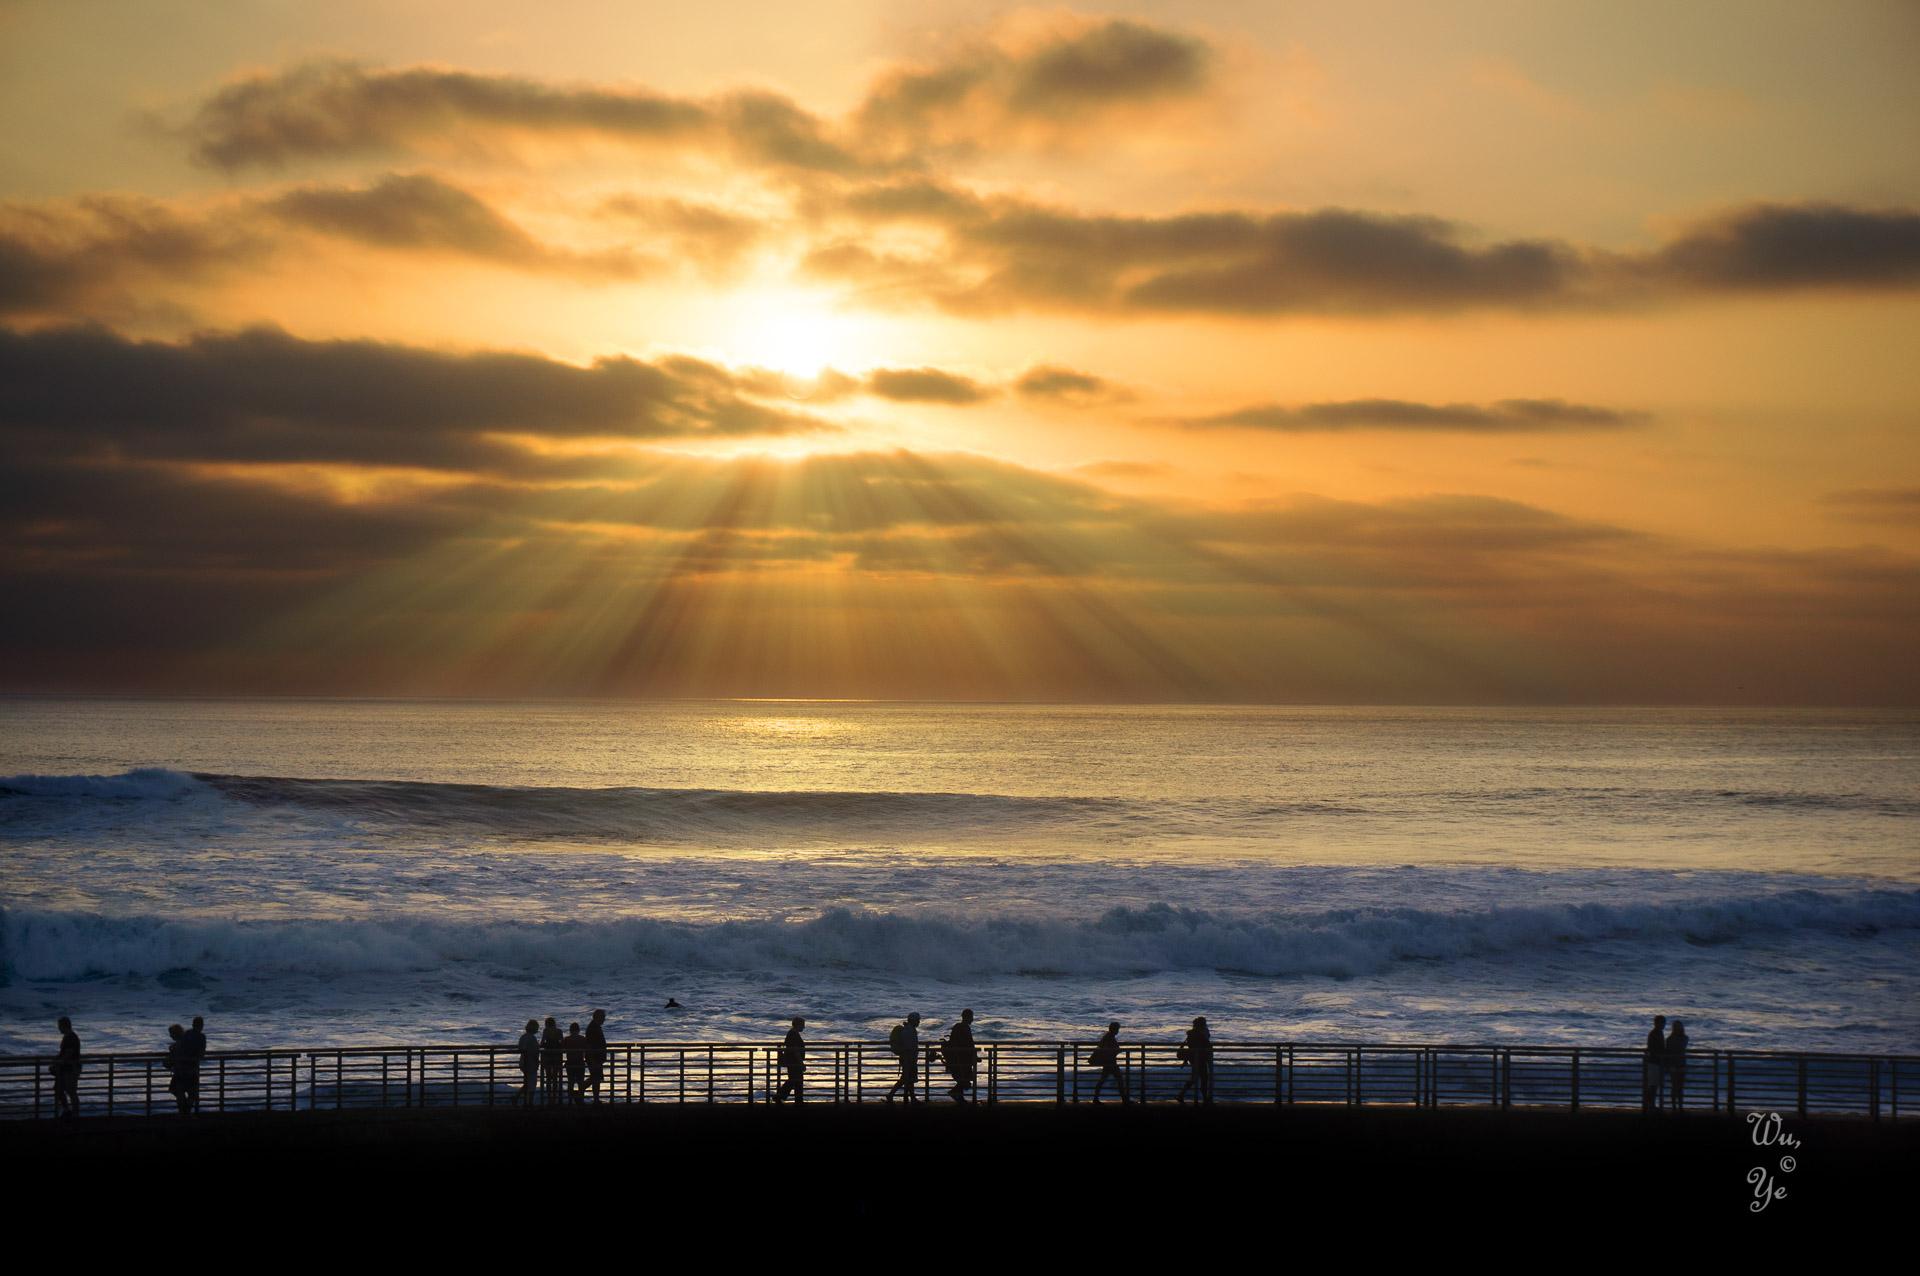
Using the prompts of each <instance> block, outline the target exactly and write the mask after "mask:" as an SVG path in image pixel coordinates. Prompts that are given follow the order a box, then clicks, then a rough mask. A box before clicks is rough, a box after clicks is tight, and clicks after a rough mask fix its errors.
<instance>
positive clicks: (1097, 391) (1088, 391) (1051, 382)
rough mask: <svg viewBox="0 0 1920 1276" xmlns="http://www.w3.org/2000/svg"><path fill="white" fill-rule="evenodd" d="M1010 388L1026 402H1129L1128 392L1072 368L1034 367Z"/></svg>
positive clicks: (1109, 382) (1101, 378)
mask: <svg viewBox="0 0 1920 1276" xmlns="http://www.w3.org/2000/svg"><path fill="white" fill-rule="evenodd" d="M1013 388H1014V389H1015V390H1016V391H1018V392H1019V393H1020V394H1021V395H1023V396H1025V397H1026V398H1029V399H1049V400H1052V401H1055V402H1059V403H1071V404H1075V405H1085V404H1090V403H1101V402H1114V401H1117V400H1122V399H1127V398H1131V397H1132V395H1131V392H1129V391H1128V390H1127V389H1125V388H1124V387H1122V386H1117V385H1115V384H1114V383H1113V382H1111V381H1108V380H1107V379H1106V378H1104V377H1097V376H1095V375H1094V374H1093V373H1091V372H1081V371H1078V370H1077V369H1074V368H1062V367H1056V366H1054V365H1052V364H1046V363H1041V364H1035V365H1034V366H1033V367H1031V368H1028V369H1027V370H1026V371H1025V372H1024V373H1022V374H1021V375H1020V379H1019V380H1017V381H1015V382H1014V383H1013Z"/></svg>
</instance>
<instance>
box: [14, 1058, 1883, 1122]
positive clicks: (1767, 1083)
mask: <svg viewBox="0 0 1920 1276" xmlns="http://www.w3.org/2000/svg"><path fill="white" fill-rule="evenodd" d="M978 1048H979V1064H978V1072H977V1082H978V1084H977V1087H976V1089H975V1091H974V1093H973V1097H974V1098H976V1099H977V1100H978V1101H979V1103H981V1104H982V1105H987V1106H994V1107H998V1106H1002V1105H1019V1106H1023V1107H1025V1106H1034V1105H1047V1104H1051V1105H1054V1106H1061V1107H1065V1106H1075V1105H1083V1104H1087V1103H1089V1102H1090V1101H1091V1100H1092V1098H1093V1090H1094V1083H1095V1082H1096V1081H1097V1080H1098V1077H1099V1069H1098V1067H1096V1066H1093V1065H1090V1064H1089V1063H1088V1055H1089V1053H1090V1052H1091V1050H1092V1042H1090V1041H1071V1042H1069V1041H982V1042H980V1043H979V1044H978ZM1177 1049H1178V1047H1177V1046H1176V1045H1174V1044H1172V1043H1160V1042H1134V1043H1128V1044H1125V1045H1123V1046H1122V1048H1121V1056H1120V1064H1121V1068H1122V1070H1123V1072H1124V1074H1125V1076H1126V1077H1127V1083H1128V1089H1129V1091H1130V1093H1131V1095H1132V1097H1133V1098H1134V1100H1135V1101H1136V1102H1139V1101H1144V1102H1145V1103H1147V1104H1149V1105H1160V1104H1168V1105H1171V1104H1173V1102H1174V1100H1175V1097H1176V1095H1177V1094H1178V1092H1179V1091H1180V1089H1181V1087H1182V1085H1183V1084H1184V1082H1185V1080H1186V1078H1187V1075H1188V1071H1187V1068H1186V1066H1185V1065H1184V1064H1182V1063H1181V1062H1180V1061H1179V1060H1178V1059H1177V1058H1176V1051H1177ZM779 1052H780V1047H779V1045H778V1044H777V1043H772V1042H767V1043H759V1042H738V1041H727V1042H615V1043H609V1045H608V1047H607V1056H606V1065H605V1073H604V1079H603V1082H602V1085H601V1087H600V1091H599V1096H598V1097H599V1098H600V1100H601V1102H602V1104H603V1105H604V1104H614V1105H643V1104H644V1105H650V1106H651V1105H661V1104H669V1105H675V1106H686V1105H718V1104H728V1105H756V1104H764V1103H768V1102H770V1100H771V1098H772V1095H773V1092H774V1090H776V1089H777V1088H778V1086H779V1084H780V1082H781V1080H783V1079H784V1076H785V1073H784V1071H783V1070H782V1068H781V1066H780V1061H779ZM921 1054H922V1056H923V1057H922V1058H921V1060H920V1069H919V1092H918V1097H919V1098H921V1099H923V1100H926V1101H928V1102H937V1103H940V1104H949V1103H950V1102H951V1101H950V1100H949V1099H948V1097H947V1094H946V1091H947V1089H948V1087H949V1086H951V1085H952V1084H953V1081H952V1078H951V1077H949V1076H948V1074H947V1072H946V1070H945V1068H944V1067H943V1066H942V1064H941V1063H940V1060H939V1050H938V1047H937V1046H934V1045H926V1046H923V1047H922V1049H921ZM1643 1057H1644V1056H1643V1054H1642V1052H1641V1051H1640V1050H1638V1049H1632V1048H1604V1047H1561V1046H1523V1045H1493V1044H1488V1045H1439V1044H1434V1045H1426V1044H1380V1043H1360V1042H1264V1043H1253V1042H1224V1041H1222V1042H1216V1043H1215V1044H1214V1062H1213V1097H1214V1105H1215V1106H1216V1107H1221V1108H1245V1107H1269V1108H1271V1107H1279V1108H1297V1109H1308V1108H1314V1109H1327V1108H1355V1109H1358V1108H1368V1109H1373V1108H1382V1109H1386V1108H1404V1109H1426V1110H1441V1109H1481V1110H1489V1111H1498V1112H1561V1113H1567V1114H1579V1113H1592V1112H1616V1113H1617V1112H1621V1111H1638V1110H1639V1108H1640V1106H1641V1075H1642V1073H1641V1069H1642V1061H1643ZM53 1066H54V1059H53V1057H52V1056H51V1055H36V1056H22V1055H13V1056H0V1120H16V1121H18V1120H33V1119H36V1118H38V1119H47V1118H51V1117H52V1116H53V1115H54V1111H55V1108H54V1078H53ZM899 1072H900V1067H899V1061H898V1059H896V1058H895V1056H894V1055H893V1054H892V1053H891V1051H890V1050H889V1049H888V1048H887V1046H886V1044H885V1043H884V1042H880V1041H825V1040H823V1041H812V1042H809V1043H808V1048H807V1075H806V1092H805V1094H806V1102H807V1103H808V1104H809V1105H815V1104H831V1105H843V1106H844V1105H867V1106H871V1105H874V1104H877V1103H881V1102H883V1101H884V1099H885V1097H886V1094H887V1091H888V1089H889V1087H891V1086H892V1085H893V1083H894V1081H895V1080H896V1078H897V1077H898V1076H899ZM170 1077H171V1074H170V1073H169V1072H168V1071H167V1068H166V1059H165V1056H164V1055H163V1054H159V1053H117V1054H93V1055H89V1056H87V1057H86V1059H85V1060H84V1064H83V1068H82V1071H81V1074H80V1078H79V1099H80V1111H81V1114H82V1116H83V1117H93V1116H111V1117H137V1116H155V1117H158V1116H162V1115H168V1116H170V1115H172V1114H173V1112H174V1102H173V1097H172V1095H170V1094H169V1093H168V1088H167V1087H168V1082H169V1080H170ZM521 1083H522V1074H521V1071H520V1066H519V1058H518V1055H517V1053H516V1051H515V1049H514V1048H513V1047H512V1046H510V1045H498V1046H496V1045H415V1046H359V1047H339V1048H325V1049H285V1050H233V1051H214V1052H212V1053H209V1054H208V1055H207V1056H206V1057H205V1059H204V1060H203V1061H202V1064H201V1069H200V1110H201V1111H202V1112H203V1113H249V1112H259V1113H266V1112H281V1113H313V1112H347V1111H365V1110H381V1109H417V1108H476V1107H478V1108H485V1107H507V1106H512V1105H514V1104H515V1103H516V1101H517V1100H518V1098H519V1095H520V1090H521ZM1916 1085H1920V1055H1863V1054H1835V1053H1819V1052H1809V1051H1767V1050H1711V1049H1695V1050H1693V1051H1690V1052H1689V1054H1688V1060H1687V1068H1686V1072H1685V1081H1684V1092H1683V1096H1684V1104H1683V1111H1685V1112H1690V1113H1695V1114H1717V1115H1723V1116H1730V1115H1737V1114H1739V1113H1741V1112H1747V1111H1769V1112H1779V1113H1782V1114H1787V1115H1791V1116H1796V1117H1801V1118H1806V1117H1855V1118H1864V1119H1866V1120H1868V1121H1872V1122H1887V1123H1894V1122H1902V1121H1905V1122H1908V1123H1911V1122H1912V1119H1913V1116H1914V1096H1915V1087H1916ZM1104 1097H1105V1099H1106V1101H1107V1103H1109V1104H1114V1105H1116V1106H1117V1105H1118V1101H1119V1095H1118V1093H1117V1092H1116V1091H1115V1090H1114V1088H1113V1087H1111V1086H1109V1087H1108V1089H1107V1092H1106V1094H1105V1096H1104ZM549 1099H550V1096H545V1095H542V1096H538V1097H537V1100H536V1106H560V1105H559V1104H555V1103H551V1102H549ZM1663 1104H1664V1105H1666V1106H1668V1107H1669V1108H1671V1107H1672V1105H1673V1099H1672V1095H1671V1093H1670V1092H1669V1093H1668V1094H1667V1095H1666V1096H1665V1097H1664V1098H1663Z"/></svg>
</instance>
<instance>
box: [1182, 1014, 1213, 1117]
mask: <svg viewBox="0 0 1920 1276" xmlns="http://www.w3.org/2000/svg"><path fill="white" fill-rule="evenodd" d="M1174 1057H1175V1058H1177V1059H1179V1060H1180V1061H1181V1062H1182V1063H1184V1064H1186V1065H1187V1082H1186V1084H1185V1085H1183V1086H1181V1087H1180V1093H1179V1094H1178V1095H1176V1096H1175V1097H1174V1102H1176V1103H1185V1102H1186V1101H1187V1095H1189V1094H1193V1095H1194V1096H1195V1099H1196V1100H1197V1101H1198V1102H1200V1103H1212V1102H1213V1035H1212V1034H1211V1033H1210V1032H1208V1030H1207V1017H1206V1016H1205V1015H1201V1016H1199V1017H1198V1018H1196V1019H1195V1020H1194V1021H1193V1027H1191V1028H1189V1029H1187V1037H1186V1040H1185V1041H1183V1042H1181V1043H1180V1051H1179V1053H1178V1054H1177V1055H1175V1056H1174Z"/></svg>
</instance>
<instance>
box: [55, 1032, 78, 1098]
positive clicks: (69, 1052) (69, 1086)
mask: <svg viewBox="0 0 1920 1276" xmlns="http://www.w3.org/2000/svg"><path fill="white" fill-rule="evenodd" d="M59 1028H60V1053H59V1054H57V1055H55V1056H54V1059H53V1114H54V1115H55V1116H60V1117H77V1116H79V1115H80V1034H79V1033H77V1032H75V1031H74V1030H73V1020H71V1019H69V1018H67V1017H66V1016H65V1015H61V1016H60V1023H59Z"/></svg>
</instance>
